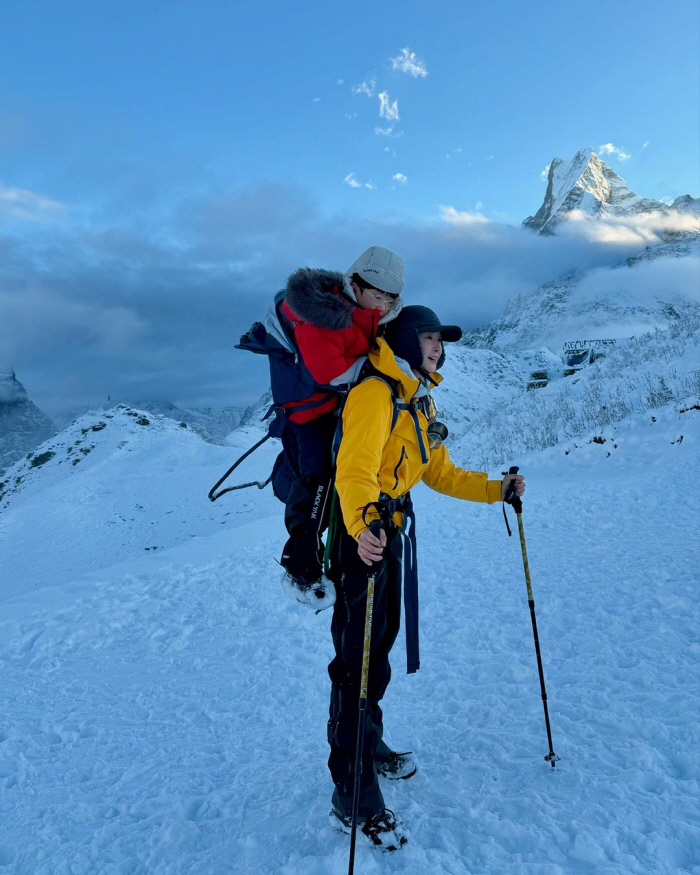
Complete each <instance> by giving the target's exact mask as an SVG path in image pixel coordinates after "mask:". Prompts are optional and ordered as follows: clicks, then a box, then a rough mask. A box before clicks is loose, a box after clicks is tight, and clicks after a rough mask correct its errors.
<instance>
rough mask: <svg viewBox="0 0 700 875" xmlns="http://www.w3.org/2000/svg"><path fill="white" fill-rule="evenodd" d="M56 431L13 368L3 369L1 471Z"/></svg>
mask: <svg viewBox="0 0 700 875" xmlns="http://www.w3.org/2000/svg"><path fill="white" fill-rule="evenodd" d="M55 433H56V429H55V427H54V424H53V422H52V421H51V420H50V419H49V417H48V416H46V414H45V413H43V412H42V411H41V410H39V408H38V407H37V406H36V404H34V403H33V402H32V401H31V400H30V398H29V396H28V395H27V391H26V389H25V388H24V386H23V385H22V384H21V383H20V381H19V380H18V379H17V377H16V376H15V372H14V371H13V370H12V369H11V368H4V369H3V368H0V471H2V470H3V469H4V468H6V467H8V466H9V465H12V464H13V462H16V461H17V459H20V458H21V457H22V456H23V455H24V454H25V453H26V452H28V451H29V450H33V449H34V447H35V446H36V445H37V444H40V443H41V442H42V441H45V440H46V439H47V438H49V437H51V435H53V434H55Z"/></svg>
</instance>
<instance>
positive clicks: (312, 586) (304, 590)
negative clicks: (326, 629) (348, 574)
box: [280, 571, 335, 613]
mask: <svg viewBox="0 0 700 875" xmlns="http://www.w3.org/2000/svg"><path fill="white" fill-rule="evenodd" d="M280 583H281V585H282V590H283V592H284V593H285V595H286V596H287V597H288V598H290V599H291V600H292V601H293V602H298V603H299V604H300V605H306V606H307V607H309V608H313V609H314V610H315V611H316V613H318V612H319V611H324V610H325V609H326V608H330V607H332V606H333V605H334V604H335V586H334V585H333V582H332V581H330V580H328V578H327V577H324V575H321V577H320V579H318V580H314V581H307V580H305V579H304V578H303V577H292V575H291V574H290V573H289V572H288V571H284V572H282V577H281V578H280Z"/></svg>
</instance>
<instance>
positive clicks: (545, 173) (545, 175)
mask: <svg viewBox="0 0 700 875" xmlns="http://www.w3.org/2000/svg"><path fill="white" fill-rule="evenodd" d="M551 166H552V165H551V164H548V165H547V166H546V167H545V168H544V170H543V171H542V173H540V179H541V180H542V182H547V180H548V179H549V168H550V167H551Z"/></svg>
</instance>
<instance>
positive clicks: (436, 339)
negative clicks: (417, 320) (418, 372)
mask: <svg viewBox="0 0 700 875" xmlns="http://www.w3.org/2000/svg"><path fill="white" fill-rule="evenodd" d="M419 337H420V347H421V350H422V351H423V364H422V368H423V370H424V371H427V372H428V373H429V374H432V373H433V372H434V371H436V370H437V365H438V362H439V361H440V356H441V355H442V340H441V338H440V332H439V331H421V333H420V335H419Z"/></svg>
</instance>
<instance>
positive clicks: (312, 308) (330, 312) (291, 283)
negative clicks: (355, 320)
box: [285, 267, 401, 331]
mask: <svg viewBox="0 0 700 875" xmlns="http://www.w3.org/2000/svg"><path fill="white" fill-rule="evenodd" d="M285 303H286V304H287V305H288V306H289V308H290V309H291V310H292V311H293V312H294V313H295V314H296V315H297V316H298V317H299V319H300V320H301V321H302V322H308V323H310V324H311V325H316V326H317V327H318V328H326V329H328V330H330V331H337V330H339V329H342V328H348V327H349V326H350V325H352V314H353V310H354V309H355V308H356V307H357V304H356V302H355V294H354V292H353V290H352V287H351V286H350V283H349V281H348V280H347V279H346V277H344V276H343V274H342V273H340V272H338V271H331V270H319V269H316V268H311V267H300V268H299V269H298V270H295V271H294V273H293V274H292V275H291V276H290V277H289V279H288V280H287V288H286V294H285ZM400 310H401V298H399V299H398V306H397V307H395V308H394V309H393V310H389V312H388V313H387V314H386V315H385V316H383V317H382V319H381V320H380V324H383V323H385V322H389V321H390V320H391V319H395V318H396V316H398V314H399V312H400Z"/></svg>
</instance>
